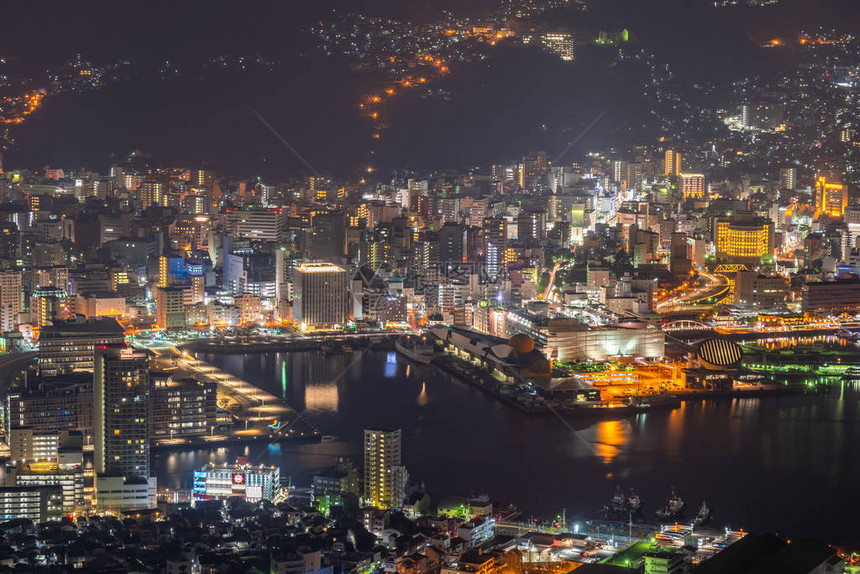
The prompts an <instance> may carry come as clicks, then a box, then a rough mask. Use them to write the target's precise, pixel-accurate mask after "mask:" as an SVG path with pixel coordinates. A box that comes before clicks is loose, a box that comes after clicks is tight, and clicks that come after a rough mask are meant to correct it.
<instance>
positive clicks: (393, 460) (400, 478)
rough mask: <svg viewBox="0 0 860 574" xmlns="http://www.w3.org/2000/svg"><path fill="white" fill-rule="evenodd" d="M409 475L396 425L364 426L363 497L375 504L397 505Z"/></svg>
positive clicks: (400, 503)
mask: <svg viewBox="0 0 860 574" xmlns="http://www.w3.org/2000/svg"><path fill="white" fill-rule="evenodd" d="M408 484H409V475H408V473H407V472H406V467H404V466H403V465H402V460H401V431H400V429H379V428H376V429H365V431H364V498H365V501H366V502H367V503H368V504H370V505H371V506H375V507H376V508H400V507H401V505H402V504H403V499H404V498H405V497H406V488H407V486H408Z"/></svg>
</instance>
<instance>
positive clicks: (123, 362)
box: [93, 344, 150, 478]
mask: <svg viewBox="0 0 860 574" xmlns="http://www.w3.org/2000/svg"><path fill="white" fill-rule="evenodd" d="M93 371H94V373H93V392H94V395H95V409H94V415H95V421H94V422H95V429H94V433H93V434H94V436H95V466H96V472H98V473H99V474H105V475H108V476H121V477H125V478H132V477H134V478H149V415H150V412H149V411H150V405H149V392H150V385H149V358H148V357H147V355H146V353H145V352H141V351H136V350H134V349H132V348H131V347H128V346H126V345H125V344H121V345H101V346H99V347H97V348H96V349H95V367H94V369H93Z"/></svg>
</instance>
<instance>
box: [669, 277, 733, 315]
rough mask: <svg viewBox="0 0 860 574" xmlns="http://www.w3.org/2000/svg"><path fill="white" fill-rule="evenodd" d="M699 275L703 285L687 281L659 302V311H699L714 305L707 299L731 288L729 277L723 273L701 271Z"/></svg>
mask: <svg viewBox="0 0 860 574" xmlns="http://www.w3.org/2000/svg"><path fill="white" fill-rule="evenodd" d="M699 277H700V278H701V279H702V285H699V286H696V287H693V286H691V285H689V282H685V283H684V285H682V286H681V287H679V288H678V289H676V290H675V291H674V292H672V293H671V294H670V295H669V296H668V297H667V298H665V299H663V300H661V301H659V302H658V303H657V312H658V313H662V314H667V313H699V312H701V311H705V310H708V309H711V308H712V307H713V305H712V304H707V303H704V301H705V300H706V299H709V298H711V297H714V296H721V295H723V294H725V292H726V291H727V290H728V289H729V288H730V286H729V281H728V279H726V278H725V277H723V276H722V275H714V274H712V273H708V272H707V271H699ZM685 286H686V287H685Z"/></svg>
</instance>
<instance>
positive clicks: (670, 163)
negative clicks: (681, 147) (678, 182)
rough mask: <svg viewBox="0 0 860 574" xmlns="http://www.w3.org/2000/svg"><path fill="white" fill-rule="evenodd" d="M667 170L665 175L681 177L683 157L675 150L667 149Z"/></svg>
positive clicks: (664, 172)
mask: <svg viewBox="0 0 860 574" xmlns="http://www.w3.org/2000/svg"><path fill="white" fill-rule="evenodd" d="M664 160H665V168H664V170H663V175H680V173H681V164H682V162H683V157H682V156H681V154H680V153H678V152H676V151H675V150H671V149H667V150H666V153H665V154H664Z"/></svg>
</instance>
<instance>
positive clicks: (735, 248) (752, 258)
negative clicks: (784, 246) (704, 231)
mask: <svg viewBox="0 0 860 574" xmlns="http://www.w3.org/2000/svg"><path fill="white" fill-rule="evenodd" d="M714 232H715V243H716V255H717V260H719V261H728V262H736V263H756V262H758V261H760V260H761V258H762V257H765V256H768V257H769V256H771V255H773V223H772V222H771V221H770V220H768V219H764V218H761V217H755V216H752V215H736V216H735V217H730V218H729V217H726V218H720V219H717V221H716V222H715V225H714Z"/></svg>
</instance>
